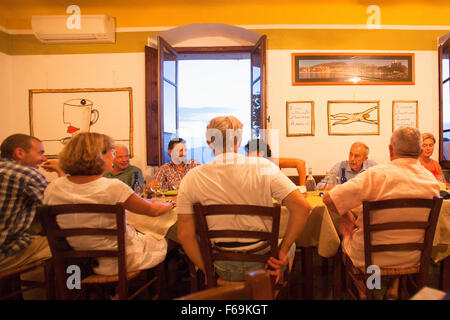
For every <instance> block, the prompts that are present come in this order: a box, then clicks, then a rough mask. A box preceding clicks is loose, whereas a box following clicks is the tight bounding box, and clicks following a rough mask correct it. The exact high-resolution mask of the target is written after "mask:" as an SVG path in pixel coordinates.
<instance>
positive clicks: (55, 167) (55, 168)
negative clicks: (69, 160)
mask: <svg viewBox="0 0 450 320" xmlns="http://www.w3.org/2000/svg"><path fill="white" fill-rule="evenodd" d="M41 167H42V168H43V169H44V170H45V171H47V172H56V173H57V174H58V176H60V177H61V176H63V175H64V172H63V171H62V170H61V168H60V167H59V163H58V161H56V160H47V161H45V162H44V163H42V164H41Z"/></svg>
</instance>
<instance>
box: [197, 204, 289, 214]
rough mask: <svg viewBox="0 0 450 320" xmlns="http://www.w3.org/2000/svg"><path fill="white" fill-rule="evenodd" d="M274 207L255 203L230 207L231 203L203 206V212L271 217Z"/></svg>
mask: <svg viewBox="0 0 450 320" xmlns="http://www.w3.org/2000/svg"><path fill="white" fill-rule="evenodd" d="M273 208H276V207H263V206H253V205H232V207H230V206H229V205H209V206H203V210H202V214H203V215H205V216H212V215H228V214H239V215H258V216H267V217H271V216H272V215H273V214H272V210H274V209H273ZM275 210H277V209H275ZM280 210H281V209H280Z"/></svg>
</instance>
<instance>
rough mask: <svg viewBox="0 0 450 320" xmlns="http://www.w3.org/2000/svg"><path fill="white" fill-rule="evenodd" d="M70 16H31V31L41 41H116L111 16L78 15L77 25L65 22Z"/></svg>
mask: <svg viewBox="0 0 450 320" xmlns="http://www.w3.org/2000/svg"><path fill="white" fill-rule="evenodd" d="M70 17H71V16H70V15H55V16H32V17H31V26H32V29H33V33H34V35H35V36H36V38H38V39H39V40H40V41H41V42H43V43H114V42H115V41H116V24H115V20H114V18H113V17H109V16H107V15H80V19H79V25H75V27H74V26H73V25H71V24H70V23H69V24H68V23H67V21H68V19H69V18H70ZM68 25H69V26H68ZM69 27H71V28H69Z"/></svg>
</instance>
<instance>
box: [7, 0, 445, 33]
mask: <svg viewBox="0 0 450 320" xmlns="http://www.w3.org/2000/svg"><path fill="white" fill-rule="evenodd" d="M70 4H76V5H78V6H79V7H80V8H81V13H82V14H109V15H111V16H114V17H117V26H118V27H149V26H180V25H185V24H190V23H206V22H211V23H213V22H215V23H227V24H232V25H250V24H259V25H261V24H365V23H366V20H367V16H368V15H367V13H366V9H367V7H368V6H369V5H379V7H380V9H381V23H382V24H384V25H449V24H450V22H449V21H450V3H449V1H448V0H432V1H427V0H381V1H380V0H338V1H336V0H315V1H310V0H189V1H186V0H171V1H167V0H128V1H123V0H109V1H92V0H77V1H75V2H68V1H61V0H53V1H42V0H40V1H39V0H28V1H17V0H2V4H0V9H2V11H4V10H6V11H7V16H8V19H7V25H4V27H6V28H8V29H30V28H31V22H30V18H31V16H32V15H47V14H66V8H67V6H68V5H70ZM2 16H4V15H2ZM0 21H1V20H0Z"/></svg>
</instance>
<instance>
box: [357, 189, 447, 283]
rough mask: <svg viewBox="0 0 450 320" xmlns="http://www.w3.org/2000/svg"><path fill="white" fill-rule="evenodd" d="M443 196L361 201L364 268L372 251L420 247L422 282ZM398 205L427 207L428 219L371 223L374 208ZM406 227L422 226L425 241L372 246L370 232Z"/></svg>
mask: <svg viewBox="0 0 450 320" xmlns="http://www.w3.org/2000/svg"><path fill="white" fill-rule="evenodd" d="M442 200H443V198H442V197H434V198H433V199H391V200H381V201H371V202H369V201H364V202H363V223H364V254H365V270H367V267H368V266H370V265H372V258H373V257H372V253H374V252H383V251H415V250H420V251H421V255H420V267H419V275H418V282H420V281H421V282H423V281H424V280H425V277H426V275H427V266H428V262H429V260H430V255H431V248H432V244H433V238H434V232H435V230H436V224H437V221H438V218H439V212H440V209H441V205H442ZM397 208H427V209H430V213H429V215H428V221H426V222H418V221H402V222H389V223H380V224H372V223H371V216H372V215H373V214H374V212H373V211H377V210H384V209H397ZM407 229H423V230H424V241H423V242H413V243H399V244H380V245H372V241H371V239H372V237H371V234H372V233H373V232H379V231H386V230H407Z"/></svg>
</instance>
